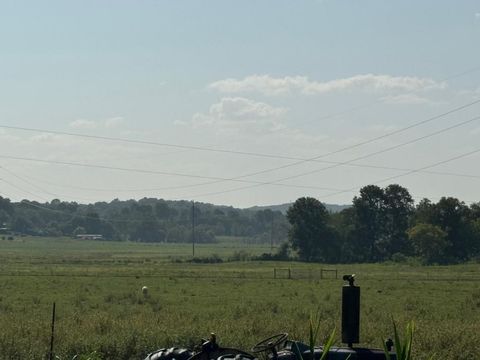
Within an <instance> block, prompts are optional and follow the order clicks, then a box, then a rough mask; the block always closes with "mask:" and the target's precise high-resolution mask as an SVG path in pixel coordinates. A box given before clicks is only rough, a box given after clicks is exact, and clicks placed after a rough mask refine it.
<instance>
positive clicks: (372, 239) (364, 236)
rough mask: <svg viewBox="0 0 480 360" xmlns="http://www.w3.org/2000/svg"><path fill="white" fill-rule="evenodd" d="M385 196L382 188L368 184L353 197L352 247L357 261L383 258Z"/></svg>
mask: <svg viewBox="0 0 480 360" xmlns="http://www.w3.org/2000/svg"><path fill="white" fill-rule="evenodd" d="M384 197H385V193H384V191H383V189H382V188H380V187H378V186H376V185H368V186H365V187H363V188H361V189H360V196H358V197H357V196H355V197H354V199H353V225H354V229H353V233H352V235H351V236H352V237H351V240H352V248H353V251H354V252H355V254H356V258H357V259H356V260H357V261H362V262H365V261H379V260H383V254H381V252H380V249H381V248H384V247H385V246H384V245H382V242H384V216H385V209H384Z"/></svg>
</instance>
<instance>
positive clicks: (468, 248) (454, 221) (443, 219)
mask: <svg viewBox="0 0 480 360" xmlns="http://www.w3.org/2000/svg"><path fill="white" fill-rule="evenodd" d="M433 214H434V215H433V219H432V224H434V225H437V226H439V227H440V228H441V229H442V230H443V231H445V232H446V233H447V241H448V244H449V248H448V252H447V253H448V256H449V257H451V260H452V261H465V260H467V259H468V258H469V256H470V254H471V252H472V247H473V245H474V244H472V241H473V239H472V237H471V233H470V224H469V219H470V209H469V208H468V207H467V206H466V205H465V203H464V202H463V201H460V200H458V199H456V198H453V197H442V198H441V199H440V200H439V201H438V203H437V204H435V205H434V211H433Z"/></svg>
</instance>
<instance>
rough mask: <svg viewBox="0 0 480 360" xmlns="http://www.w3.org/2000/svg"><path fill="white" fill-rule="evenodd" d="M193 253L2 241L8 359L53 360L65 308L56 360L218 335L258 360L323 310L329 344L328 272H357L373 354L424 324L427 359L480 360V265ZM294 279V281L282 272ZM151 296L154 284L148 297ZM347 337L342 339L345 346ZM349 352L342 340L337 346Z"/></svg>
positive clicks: (199, 249) (420, 339)
mask: <svg viewBox="0 0 480 360" xmlns="http://www.w3.org/2000/svg"><path fill="white" fill-rule="evenodd" d="M191 251H192V248H191V245H189V244H184V245H178V244H157V245H152V244H132V243H119V242H94V241H79V240H71V239H42V238H20V239H16V240H14V241H8V240H3V241H0V329H1V331H0V357H1V358H2V359H45V358H46V356H47V354H48V349H49V341H50V340H49V339H50V321H51V307H52V303H53V302H54V301H55V302H56V305H57V318H56V319H57V322H56V331H55V334H56V338H55V353H56V355H57V356H58V357H59V358H61V359H71V358H72V357H73V356H74V355H76V354H89V353H92V352H93V351H96V352H97V353H98V354H99V355H100V356H101V358H102V359H143V358H144V357H145V355H146V354H147V353H148V352H149V351H152V350H155V349H156V348H160V347H167V346H173V345H183V346H191V345H193V344H194V343H196V342H198V340H199V339H200V338H201V337H206V336H207V335H208V334H209V333H210V332H212V331H213V332H215V333H217V336H218V339H219V342H220V343H221V344H223V345H226V346H227V345H228V346H230V347H240V348H243V349H245V350H248V349H249V348H250V347H251V346H252V345H254V344H255V343H256V342H258V341H259V340H261V339H263V338H265V337H268V336H270V335H272V334H275V333H279V332H285V331H286V332H288V333H289V334H290V337H292V338H296V339H303V340H305V341H306V340H307V339H308V320H309V317H310V314H311V313H312V312H316V311H319V313H320V317H321V322H322V325H321V341H323V339H325V338H326V337H327V336H328V334H329V333H330V332H331V331H332V329H333V328H335V327H336V328H337V334H339V333H340V324H339V322H340V309H341V304H340V295H341V286H342V285H343V283H342V281H341V280H340V279H338V280H336V279H335V278H334V274H333V273H329V274H328V275H329V278H324V279H320V269H322V268H327V267H328V268H336V269H337V270H338V273H339V275H340V274H344V273H356V274H357V278H358V280H357V282H358V285H360V286H361V288H362V314H361V341H362V345H366V346H375V347H381V341H382V339H384V338H386V337H391V336H392V335H393V334H392V326H391V317H393V318H395V320H396V322H397V323H398V324H399V326H401V327H403V326H404V325H405V324H406V323H407V321H409V320H412V319H413V320H415V323H416V327H417V332H416V336H415V344H414V346H415V351H416V355H417V358H418V359H426V358H427V356H428V355H431V354H432V353H436V354H437V355H438V356H437V358H438V359H478V358H479V355H478V354H480V272H479V266H478V265H477V264H468V265H457V266H450V267H420V266H409V265H398V264H382V265H377V264H373V265H335V266H332V265H328V266H326V265H321V264H302V263H279V262H251V261H234V262H224V263H220V264H194V263H189V262H185V260H187V259H189V258H191ZM269 251H270V248H269V246H258V245H248V244H246V243H245V242H240V244H238V245H236V246H234V243H233V240H232V239H222V242H220V243H219V244H215V245H204V246H200V245H197V246H196V249H195V252H196V255H197V256H199V257H211V256H212V254H216V256H218V257H220V258H224V259H228V258H231V257H238V254H239V253H242V254H244V255H245V254H252V255H258V254H261V253H263V252H269ZM275 268H277V269H286V268H289V269H291V277H292V278H291V279H288V278H286V274H287V273H286V272H281V271H278V273H277V274H278V276H279V277H283V278H277V279H274V278H273V271H274V269H275ZM142 286H148V288H149V295H148V297H146V298H145V297H144V296H143V295H142V293H141V288H142ZM338 339H340V336H338ZM337 344H340V340H338V341H337Z"/></svg>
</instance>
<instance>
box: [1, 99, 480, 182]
mask: <svg viewBox="0 0 480 360" xmlns="http://www.w3.org/2000/svg"><path fill="white" fill-rule="evenodd" d="M477 103H480V99H477V100H475V101H473V102H470V103H467V104H464V105H462V106H459V107H456V108H454V109H451V110H449V111H446V112H444V113H441V114H439V115H436V116H433V117H430V118H427V119H424V120H421V121H418V122H415V123H413V124H411V125H408V126H406V127H403V128H401V129H397V130H394V131H391V132H389V133H386V134H383V135H380V136H377V137H375V138H372V139H369V140H365V141H362V142H359V143H357V144H354V145H350V146H347V147H344V148H341V149H338V150H335V151H331V152H328V153H325V154H322V155H319V156H315V157H312V158H308V159H300V160H298V161H295V162H293V163H290V164H285V165H282V166H278V167H274V168H270V169H264V170H260V171H256V172H252V173H248V174H244V175H240V176H236V177H231V178H220V177H212V176H201V175H192V174H182V173H173V172H162V171H152V170H143V169H131V168H121V167H113V166H106V165H92V164H81V163H71V162H62V161H54V160H42V159H33V158H21V157H14V156H5V155H0V157H3V158H10V159H15V160H27V161H37V162H46V163H55V164H59V165H72V166H85V167H95V168H100V169H109V170H121V171H134V172H139V173H149V174H157V175H167V176H179V177H187V178H200V179H206V180H210V181H208V182H204V183H200V184H191V185H183V186H176V187H172V188H171V189H172V190H173V189H174V188H175V189H179V188H189V187H196V186H204V185H212V184H216V183H221V182H226V181H233V182H244V183H252V184H255V186H259V185H276V186H287V187H297V185H287V184H280V183H278V182H279V181H284V180H290V179H293V178H298V177H301V176H305V175H309V174H312V173H315V172H319V171H324V170H327V169H331V168H335V167H338V166H342V165H346V164H348V163H352V162H354V161H358V160H361V159H365V158H367V157H370V156H373V155H376V154H380V153H382V152H385V151H390V150H392V149H393V148H397V147H399V146H403V145H405V144H401V145H398V146H395V147H392V148H390V149H385V150H380V151H378V152H375V153H371V154H368V155H366V156H362V157H359V158H356V159H353V160H350V161H347V162H342V163H339V164H335V165H332V166H329V167H326V168H321V169H317V170H314V171H310V172H308V173H301V174H297V175H293V176H289V177H286V178H282V179H278V180H276V181H270V182H260V181H253V180H252V181H250V180H242V179H244V178H246V177H251V176H254V175H260V174H264V173H267V172H271V171H276V170H280V169H285V168H289V167H292V166H296V165H299V164H303V163H305V162H309V161H317V160H319V159H321V158H323V157H326V156H330V155H333V154H337V153H340V152H343V151H346V150H350V149H353V148H357V147H360V146H363V145H366V144H369V143H372V142H374V141H378V140H381V139H385V138H387V137H390V136H393V135H396V134H399V133H401V132H404V131H407V130H410V129H412V128H415V127H417V126H420V125H423V124H426V123H428V122H432V121H434V120H437V119H439V118H442V117H445V116H447V115H450V114H452V113H455V112H458V111H461V110H463V109H465V108H468V107H470V106H473V105H475V104H477ZM475 119H476V118H475ZM475 119H471V120H468V121H467V122H470V121H473V120H475ZM467 122H465V123H467ZM462 124H463V123H462ZM462 124H459V125H455V126H453V127H449V128H447V129H445V130H444V131H447V130H450V129H452V128H454V127H457V126H461V125H462ZM1 127H4V128H10V129H17V130H25V131H35V132H38V131H41V132H46V133H54V134H63V135H70V136H80V137H87V138H95V139H103V140H109V141H126V142H134V143H142V144H145V143H147V144H150V145H161V146H170V145H165V144H163V143H157V142H149V141H143V140H131V139H122V138H113V137H103V136H95V135H85V134H75V133H68V132H58V131H50V130H40V129H33V128H23V127H12V126H4V125H0V128H1ZM437 133H440V132H437ZM434 135H435V134H434ZM429 136H432V135H428V136H425V137H422V138H421V139H424V138H427V137H429ZM421 139H420V140H421ZM414 141H418V140H414ZM414 141H413V142H414ZM408 143H411V142H408ZM171 146H177V145H171ZM179 146H180V145H179ZM188 148H192V149H197V150H200V149H201V150H205V151H216V152H228V153H235V154H242V155H247V154H249V155H254V156H263V157H270V158H272V157H273V158H285V157H278V156H276V155H271V154H260V153H253V152H237V151H230V150H219V149H212V148H203V147H188ZM244 188H248V187H243V188H239V190H240V189H244ZM323 190H333V189H331V188H329V189H328V188H324V189H323ZM232 191H234V190H232Z"/></svg>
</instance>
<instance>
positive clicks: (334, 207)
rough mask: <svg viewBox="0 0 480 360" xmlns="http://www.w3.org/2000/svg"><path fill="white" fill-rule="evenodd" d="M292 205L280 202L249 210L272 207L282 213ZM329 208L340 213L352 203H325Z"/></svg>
mask: <svg viewBox="0 0 480 360" xmlns="http://www.w3.org/2000/svg"><path fill="white" fill-rule="evenodd" d="M291 205H292V203H286V204H279V205H266V206H252V207H250V208H248V209H247V210H254V211H258V210H266V209H270V210H272V211H280V212H281V213H282V214H286V213H287V210H288V208H289V207H290V206H291ZM324 205H325V207H326V208H327V210H328V211H329V212H331V213H338V212H340V211H342V210H343V209H347V208H349V207H350V206H351V205H337V204H324Z"/></svg>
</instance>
